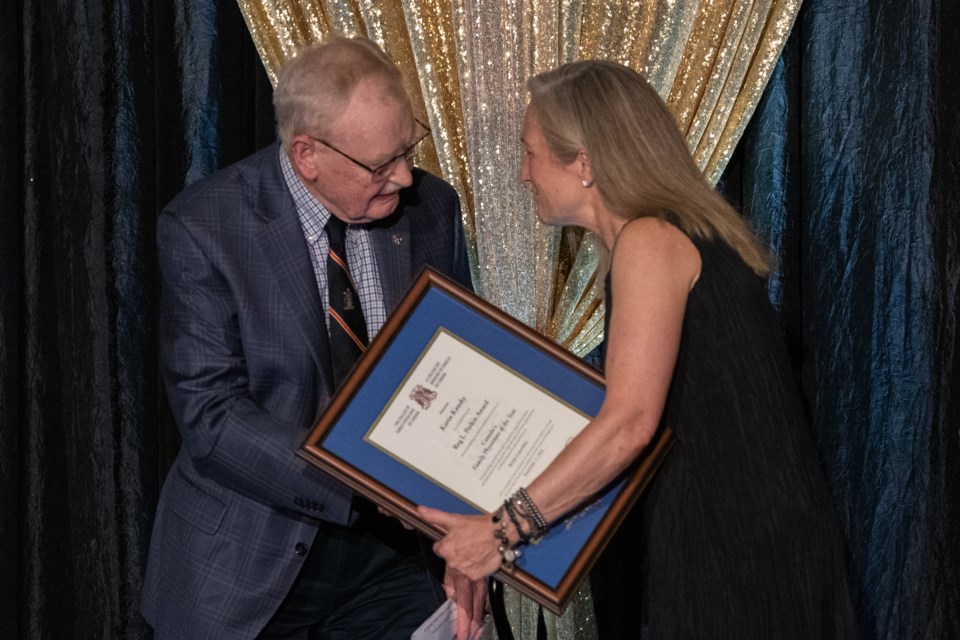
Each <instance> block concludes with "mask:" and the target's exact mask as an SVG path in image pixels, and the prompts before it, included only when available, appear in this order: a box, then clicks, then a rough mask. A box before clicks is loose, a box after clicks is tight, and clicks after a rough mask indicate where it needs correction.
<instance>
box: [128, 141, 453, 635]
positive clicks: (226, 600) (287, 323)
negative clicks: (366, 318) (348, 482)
mask: <svg viewBox="0 0 960 640" xmlns="http://www.w3.org/2000/svg"><path fill="white" fill-rule="evenodd" d="M278 153H279V150H278V147H277V146H276V145H273V146H271V147H268V148H267V149H264V150H262V151H260V152H258V153H256V154H254V155H252V156H250V157H249V158H247V159H245V160H243V161H241V162H239V163H237V164H235V165H233V166H231V167H228V168H226V169H224V170H223V171H220V172H218V173H216V174H214V175H213V176H210V177H208V178H206V179H204V180H201V181H199V182H198V183H196V184H195V185H193V186H191V187H190V188H188V189H186V190H185V191H184V192H183V193H182V194H180V195H179V196H178V197H176V198H175V199H174V200H173V201H172V202H171V203H170V204H169V205H168V206H167V208H166V209H165V210H164V211H163V213H162V214H161V216H160V218H159V220H158V225H157V236H158V238H157V242H158V247H159V260H160V271H161V275H162V298H161V300H162V302H161V310H160V345H161V369H162V373H163V378H164V382H165V384H166V388H167V392H168V396H169V400H170V405H171V407H172V409H173V413H174V417H175V418H176V421H177V424H178V425H179V428H180V432H181V435H182V446H181V450H180V452H179V454H178V456H177V458H176V460H175V462H174V464H173V467H172V468H171V470H170V472H169V475H168V477H167V479H166V482H165V484H164V487H163V490H162V492H161V495H160V501H159V505H158V508H157V514H156V520H155V523H154V531H153V538H152V539H151V544H150V555H149V561H148V566H147V571H146V576H145V581H144V589H143V599H142V607H141V609H142V612H143V614H144V617H145V618H146V619H147V620H148V621H149V622H150V623H151V624H152V625H153V626H154V628H155V631H156V634H157V638H161V639H162V638H181V639H193V638H211V639H212V638H216V639H218V640H219V639H221V638H230V639H236V640H242V639H244V638H253V637H255V636H256V634H257V633H258V632H259V630H260V629H261V628H262V627H263V626H264V625H265V624H266V622H267V621H268V620H269V618H270V616H271V615H272V614H273V613H274V612H275V611H276V609H277V607H278V606H279V604H280V602H281V601H282V600H283V598H284V596H285V595H286V594H287V592H288V590H289V589H290V586H291V584H292V583H293V581H294V578H295V577H296V575H297V572H298V570H299V569H300V566H301V564H302V562H303V561H304V557H305V554H304V549H305V548H306V547H309V545H311V544H313V541H314V538H315V537H316V535H317V529H318V519H323V520H328V521H331V522H335V523H341V524H342V523H346V522H347V520H348V518H349V515H350V500H351V497H352V494H351V492H350V491H349V490H348V489H347V488H346V487H344V486H343V485H341V484H340V483H338V482H337V481H335V480H333V479H332V478H330V477H329V476H327V475H325V474H323V473H322V472H320V471H319V470H317V469H315V468H314V467H312V466H311V465H310V464H308V463H307V462H305V461H303V460H301V459H300V458H298V457H297V456H296V453H295V452H296V450H297V449H298V448H299V446H300V444H301V443H302V441H303V439H304V437H305V435H306V429H308V428H309V427H310V426H311V425H313V424H314V423H315V421H316V420H317V419H318V417H319V415H320V413H321V412H322V410H323V409H324V408H325V407H326V405H327V404H328V402H329V400H330V398H331V395H332V392H333V388H332V382H331V376H332V373H331V368H330V362H329V357H328V355H327V331H326V325H325V319H324V312H323V308H322V305H321V298H320V294H319V292H318V291H317V285H316V280H315V278H314V274H313V270H312V267H311V263H310V255H309V252H308V248H307V244H306V240H305V239H304V236H303V231H302V228H301V226H300V222H299V219H298V217H297V211H296V208H295V205H294V202H293V200H292V198H291V196H290V194H289V191H288V190H287V187H286V184H285V183H284V180H283V177H282V175H281V169H280V163H279V158H278ZM371 239H372V242H373V245H374V250H375V253H376V257H377V263H378V270H379V273H380V278H381V282H382V287H383V295H384V302H385V304H386V308H387V310H388V311H390V310H392V309H393V308H394V307H395V305H396V304H397V303H398V302H399V300H400V298H401V297H402V295H403V293H404V292H405V291H406V288H407V286H408V285H409V284H410V282H411V281H412V280H413V278H414V277H416V275H417V273H418V272H419V270H420V269H421V268H422V267H423V266H425V265H429V266H431V267H434V268H435V269H437V270H439V271H441V272H443V273H446V274H448V275H450V276H452V277H453V278H454V279H456V280H458V281H459V282H461V283H462V284H465V285H467V286H469V280H470V275H469V267H468V265H467V258H466V250H465V245H464V237H463V230H462V226H461V222H460V206H459V200H458V198H457V195H456V192H455V191H454V190H453V188H451V187H450V186H449V185H448V184H446V183H445V182H443V181H441V180H439V179H437V178H435V177H433V176H430V175H429V174H426V173H423V172H421V171H418V170H415V171H414V184H413V186H412V187H410V188H408V189H406V190H404V191H403V193H402V197H401V201H400V205H399V207H398V209H397V211H396V212H395V213H394V214H393V215H392V216H390V217H389V218H388V219H386V220H383V221H381V222H379V223H377V224H375V225H374V227H373V228H372V229H371Z"/></svg>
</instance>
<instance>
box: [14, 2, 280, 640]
mask: <svg viewBox="0 0 960 640" xmlns="http://www.w3.org/2000/svg"><path fill="white" fill-rule="evenodd" d="M0 12H2V13H0V56H2V58H0V143H2V144H0V169H2V172H0V180H2V182H0V267H2V271H0V338H2V342H0V394H2V395H0V482H2V484H0V509H2V512H0V638H3V639H11V640H12V639H14V638H30V639H45V638H49V639H51V640H62V639H66V638H91V639H92V638H97V639H112V638H145V637H149V636H150V632H149V630H148V629H147V628H146V626H145V624H144V623H143V621H142V620H141V618H140V615H139V613H138V603H139V598H140V585H141V582H142V574H143V567H144V561H145V554H146V549H147V543H148V538H149V534H150V527H151V522H152V517H153V510H154V505H155V502H156V497H157V492H158V487H159V482H160V481H161V479H162V477H163V475H164V473H165V470H166V468H167V465H168V462H169V460H170V459H171V457H172V455H173V454H174V453H175V451H176V447H177V436H176V430H175V428H174V427H173V426H172V424H171V423H170V419H169V415H168V413H167V410H166V406H165V402H164V399H163V396H162V391H161V390H160V388H159V385H158V377H157V372H156V339H155V330H154V321H155V313H154V311H155V297H156V293H157V292H156V276H155V272H156V269H155V264H154V263H155V255H154V221H155V218H156V214H157V212H158V211H159V209H160V207H162V205H163V204H164V203H165V202H166V201H168V200H169V199H170V198H171V197H172V196H173V195H175V194H176V193H177V192H178V191H179V190H181V189H182V188H183V187H184V185H185V183H186V182H187V181H189V180H192V179H195V178H196V177H199V176H201V175H203V174H205V173H208V172H210V171H211V170H213V169H215V168H217V167H218V166H220V165H222V164H225V163H228V162H230V161H232V160H235V159H238V158H239V157H241V156H243V155H245V154H247V153H248V152H250V151H252V150H253V149H254V148H257V147H259V146H264V145H266V144H268V143H269V142H270V141H271V140H272V139H273V114H272V109H271V107H270V104H269V100H270V88H269V81H268V80H267V78H266V74H265V73H264V71H263V68H262V65H261V64H260V62H259V59H258V58H257V56H256V52H255V50H254V48H253V45H252V43H251V42H250V38H249V35H248V33H247V31H246V27H245V25H244V23H243V20H242V18H241V16H240V12H239V9H238V7H237V5H236V3H235V2H233V1H232V0H229V1H223V2H217V1H215V0H176V1H175V2H166V1H154V0H139V1H138V0H86V1H84V2H77V1H73V0H23V1H22V2H13V1H9V2H8V1H6V0H4V1H3V2H2V3H0Z"/></svg>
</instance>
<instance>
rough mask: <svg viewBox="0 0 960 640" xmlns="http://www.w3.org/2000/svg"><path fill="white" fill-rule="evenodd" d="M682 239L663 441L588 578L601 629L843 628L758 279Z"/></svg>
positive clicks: (839, 552) (841, 597)
mask: <svg viewBox="0 0 960 640" xmlns="http://www.w3.org/2000/svg"><path fill="white" fill-rule="evenodd" d="M694 244H695V245H696V247H697V249H698V250H699V251H700V255H701V259H702V270H701V275H700V278H699V280H698V282H697V283H696V285H695V286H694V288H693V289H692V290H691V292H690V296H689V299H688V302H687V309H686V314H685V317H684V324H683V334H682V338H681V343H680V352H679V358H678V361H677V366H676V370H675V373H674V379H673V381H672V383H671V388H670V394H669V398H668V401H667V406H666V409H665V412H664V423H666V424H669V425H670V426H671V427H672V428H673V431H674V434H675V436H676V439H675V444H674V447H673V449H672V450H671V451H670V453H669V455H668V457H667V459H666V460H665V462H664V464H663V466H662V467H661V468H660V470H659V471H658V472H657V475H656V477H655V478H654V480H653V482H652V483H651V485H650V486H649V488H648V490H647V492H646V493H645V494H644V496H642V498H641V500H640V501H639V502H638V504H637V506H636V507H635V508H634V509H633V510H632V512H631V513H630V516H629V517H628V519H627V522H626V523H625V524H624V526H623V527H622V528H621V529H620V530H619V531H618V533H617V535H616V536H615V537H614V539H613V541H612V542H611V544H610V546H609V547H608V549H607V550H606V551H605V552H604V554H603V556H601V559H600V562H599V563H598V565H597V567H596V569H595V570H594V572H593V574H592V576H591V578H592V579H591V585H592V588H593V595H594V602H595V606H596V610H597V622H598V626H599V630H600V638H601V640H604V639H607V638H649V639H650V640H678V639H684V638H703V639H704V640H718V639H723V638H736V639H738V640H741V639H742V640H750V639H757V640H773V639H777V640H782V639H784V638H797V639H801V638H802V639H804V640H809V639H811V638H853V637H855V624H854V618H853V613H852V607H851V603H850V597H849V592H848V589H847V582H846V577H845V575H846V561H845V551H844V543H843V541H842V538H841V534H840V532H839V528H838V525H837V520H836V516H835V514H834V511H833V507H832V504H831V499H830V495H829V492H828V490H827V486H826V482H825V480H824V476H823V472H822V470H821V466H820V463H819V459H818V456H817V452H816V449H815V446H814V442H813V438H812V434H811V431H810V427H809V424H808V422H807V420H806V418H805V413H804V410H803V405H802V402H801V398H800V394H799V390H798V387H797V384H796V380H795V377H794V374H793V371H792V368H791V366H790V362H789V359H788V356H787V353H786V349H785V346H784V343H783V336H782V334H781V329H780V325H779V323H778V322H777V319H776V316H775V314H774V312H773V309H772V307H771V305H770V303H769V301H768V299H767V293H766V288H765V286H764V283H763V282H762V281H761V280H760V279H759V278H757V276H756V275H755V274H754V273H753V272H752V271H751V270H750V269H749V268H748V267H747V266H746V265H745V264H744V262H743V261H742V260H741V259H740V258H739V256H738V255H737V254H736V253H735V252H734V251H733V250H731V249H730V248H729V247H728V246H727V245H726V244H724V243H722V242H721V241H701V240H694ZM607 291H608V298H607V304H608V307H607V309H608V317H609V315H610V310H611V309H612V304H613V303H614V301H612V300H611V299H610V295H609V291H610V288H609V286H608V288H607Z"/></svg>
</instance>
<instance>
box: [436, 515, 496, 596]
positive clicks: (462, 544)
mask: <svg viewBox="0 0 960 640" xmlns="http://www.w3.org/2000/svg"><path fill="white" fill-rule="evenodd" d="M417 512H418V513H419V514H420V517H421V518H423V519H424V520H426V521H427V522H429V523H430V524H433V525H436V526H438V527H440V528H441V529H443V530H444V531H446V535H445V536H444V537H443V538H442V539H441V540H439V541H438V542H435V543H434V545H433V552H434V553H436V554H437V555H438V556H440V557H441V558H443V559H444V560H445V561H446V563H447V566H448V567H450V568H451V569H453V570H455V571H457V572H459V573H462V574H463V575H465V576H466V577H467V578H469V579H470V580H480V579H482V578H486V577H487V576H489V575H491V574H492V573H494V572H495V571H496V570H497V569H499V568H500V562H501V557H500V552H499V551H497V547H498V546H499V545H500V541H499V540H497V539H496V538H495V537H494V536H493V533H494V531H495V530H496V528H497V527H496V525H494V524H493V522H492V521H491V519H490V516H489V515H477V516H463V515H457V514H454V513H447V512H445V511H438V510H437V509H430V508H429V507H422V506H421V507H417Z"/></svg>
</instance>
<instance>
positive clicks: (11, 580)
mask: <svg viewBox="0 0 960 640" xmlns="http://www.w3.org/2000/svg"><path fill="white" fill-rule="evenodd" d="M19 25H20V20H19V13H18V11H17V7H16V5H15V3H12V2H5V3H3V4H0V61H2V63H0V514H2V515H0V576H4V578H3V579H2V580H0V638H16V637H18V635H19V632H18V629H19V626H18V618H19V608H18V606H17V605H18V603H19V599H18V591H19V590H18V584H19V582H20V555H19V552H18V550H19V549H20V527H19V522H20V501H19V495H20V470H21V464H20V459H19V456H17V455H16V454H15V452H17V451H19V449H20V429H19V425H20V411H21V410H20V389H21V377H20V367H21V358H20V341H19V335H20V330H21V324H20V317H21V316H20V265H21V257H20V256H21V250H20V247H21V242H20V240H21V237H22V233H21V222H20V221H21V203H22V190H21V184H22V183H23V172H22V170H21V165H20V159H21V157H22V155H23V141H22V137H21V136H20V132H19V126H18V125H19V123H20V120H21V117H22V115H21V108H20V107H21V105H20V100H19V96H20V95H21V84H20V73H19V70H20V68H21V65H22V55H21V50H22V49H21V39H20V32H19V30H18V27H19Z"/></svg>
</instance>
